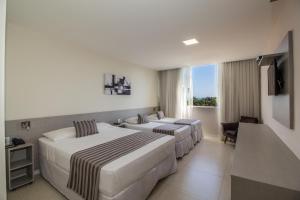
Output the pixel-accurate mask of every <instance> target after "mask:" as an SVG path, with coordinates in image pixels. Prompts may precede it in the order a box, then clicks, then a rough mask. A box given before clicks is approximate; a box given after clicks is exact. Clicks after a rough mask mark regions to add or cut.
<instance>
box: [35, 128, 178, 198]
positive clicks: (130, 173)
mask: <svg viewBox="0 0 300 200" xmlns="http://www.w3.org/2000/svg"><path fill="white" fill-rule="evenodd" d="M97 127H98V130H99V134H94V135H90V136H86V137H81V138H67V139H62V140H59V141H55V142H54V141H52V140H50V139H48V138H46V137H42V138H40V139H39V155H40V170H41V174H42V176H43V177H44V178H45V179H46V180H48V181H49V182H50V183H51V184H52V185H53V186H54V187H55V188H56V189H57V190H59V191H60V192H61V193H62V194H64V195H65V196H66V197H67V198H68V199H72V200H82V197H81V196H79V195H78V194H77V193H75V192H74V191H72V190H70V189H68V188H67V182H68V178H69V172H70V158H71V156H72V154H73V153H75V152H77V151H80V150H83V149H87V148H89V147H92V146H95V145H98V144H101V143H105V142H108V141H112V140H114V139H117V138H120V137H123V136H126V135H130V134H134V133H137V132H138V131H135V130H130V129H125V128H118V127H114V126H111V125H109V124H106V123H98V124H97ZM174 146H175V139H174V137H172V136H165V137H162V138H160V139H157V140H155V141H153V142H151V143H149V144H147V145H145V146H143V147H142V148H139V149H137V150H135V151H133V152H131V153H129V154H127V155H125V156H122V157H120V158H118V159H116V160H114V161H112V162H110V163H108V164H106V165H105V166H104V167H103V168H102V169H101V172H100V184H99V200H123V199H124V200H125V199H128V200H129V199H130V200H141V199H146V197H147V196H148V195H149V193H150V192H151V190H152V189H153V187H154V186H155V184H156V183H157V181H158V180H159V179H161V178H164V177H166V176H168V175H170V174H172V173H174V172H175V171H176V167H177V163H176V157H175V151H174Z"/></svg>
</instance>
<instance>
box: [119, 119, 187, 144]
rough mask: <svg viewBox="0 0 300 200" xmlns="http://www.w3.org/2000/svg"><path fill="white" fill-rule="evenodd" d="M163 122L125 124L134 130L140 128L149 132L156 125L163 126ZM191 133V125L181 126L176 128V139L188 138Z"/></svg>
mask: <svg viewBox="0 0 300 200" xmlns="http://www.w3.org/2000/svg"><path fill="white" fill-rule="evenodd" d="M162 125H163V124H162V123H157V122H149V123H145V124H130V123H125V126H126V127H127V128H130V129H134V130H140V131H143V132H148V133H151V132H152V130H153V129H154V128H156V127H159V126H162ZM190 134H191V128H190V127H189V126H184V127H182V128H179V129H177V130H175V133H174V136H175V139H176V141H181V140H183V139H184V138H186V136H187V135H190Z"/></svg>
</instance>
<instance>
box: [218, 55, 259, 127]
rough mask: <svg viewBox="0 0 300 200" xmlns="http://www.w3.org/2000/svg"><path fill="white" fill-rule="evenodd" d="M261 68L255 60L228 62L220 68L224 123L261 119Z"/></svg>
mask: <svg viewBox="0 0 300 200" xmlns="http://www.w3.org/2000/svg"><path fill="white" fill-rule="evenodd" d="M259 76H260V75H259V67H258V65H257V63H256V60H255V59H251V60H243V61H234V62H226V63H223V64H221V65H220V66H219V81H220V84H219V89H220V92H219V93H220V94H219V97H220V98H219V101H220V102H219V103H220V120H221V121H222V122H233V121H239V119H240V117H241V116H249V117H256V118H260V89H259V87H260V85H259V81H260V78H259Z"/></svg>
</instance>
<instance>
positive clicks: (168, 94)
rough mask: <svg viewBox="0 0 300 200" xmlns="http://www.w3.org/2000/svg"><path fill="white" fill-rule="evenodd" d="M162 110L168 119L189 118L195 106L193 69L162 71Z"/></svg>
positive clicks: (160, 75)
mask: <svg viewBox="0 0 300 200" xmlns="http://www.w3.org/2000/svg"><path fill="white" fill-rule="evenodd" d="M159 78H160V108H161V110H163V111H164V112H165V115H166V116H168V117H176V118H189V117H190V116H191V109H192V108H191V106H192V105H193V89H192V72H191V68H181V69H172V70H165V71H160V74H159Z"/></svg>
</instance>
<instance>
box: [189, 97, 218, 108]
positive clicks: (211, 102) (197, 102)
mask: <svg viewBox="0 0 300 200" xmlns="http://www.w3.org/2000/svg"><path fill="white" fill-rule="evenodd" d="M193 105H194V106H217V97H204V98H197V97H193Z"/></svg>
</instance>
